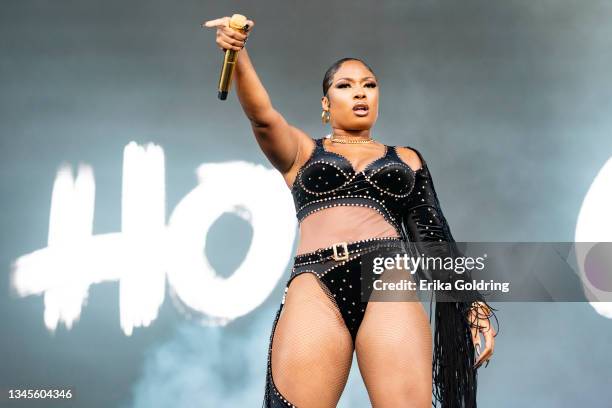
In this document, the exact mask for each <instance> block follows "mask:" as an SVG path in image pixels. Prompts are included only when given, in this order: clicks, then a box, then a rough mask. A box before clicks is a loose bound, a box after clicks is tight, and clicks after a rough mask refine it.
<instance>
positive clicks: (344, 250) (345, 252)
mask: <svg viewBox="0 0 612 408" xmlns="http://www.w3.org/2000/svg"><path fill="white" fill-rule="evenodd" d="M338 246H341V247H342V254H341V255H338ZM332 247H333V249H334V254H333V255H332V258H334V260H335V261H345V260H347V259H348V258H349V251H348V244H347V243H346V242H336V243H335V244H334V245H332Z"/></svg>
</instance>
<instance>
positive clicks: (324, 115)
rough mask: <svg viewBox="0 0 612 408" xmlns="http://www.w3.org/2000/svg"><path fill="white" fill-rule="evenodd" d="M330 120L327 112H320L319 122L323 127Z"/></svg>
mask: <svg viewBox="0 0 612 408" xmlns="http://www.w3.org/2000/svg"><path fill="white" fill-rule="evenodd" d="M330 120H331V117H330V115H329V111H328V110H324V111H323V112H321V122H323V124H324V125H325V124H326V123H329V121H330Z"/></svg>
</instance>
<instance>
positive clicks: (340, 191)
mask: <svg viewBox="0 0 612 408" xmlns="http://www.w3.org/2000/svg"><path fill="white" fill-rule="evenodd" d="M315 145H316V146H315V149H314V150H313V152H312V154H311V156H310V158H309V159H308V160H307V161H306V163H305V164H304V165H303V166H302V168H301V169H300V170H299V172H298V174H297V176H296V179H295V182H294V184H293V186H292V188H291V193H292V195H293V199H294V203H295V208H296V216H297V219H298V221H300V222H301V221H302V220H303V219H304V218H306V217H307V216H308V215H310V214H312V213H314V212H316V211H320V210H323V209H325V208H329V207H335V206H361V207H368V208H371V209H373V210H375V211H376V212H378V213H379V214H380V215H382V217H384V219H385V220H386V221H387V222H388V223H389V224H390V225H392V226H393V228H394V229H395V230H396V232H397V234H398V236H399V237H388V238H370V239H365V240H360V241H355V242H349V243H346V242H341V243H337V244H334V245H332V246H331V247H328V248H320V249H318V250H316V251H313V252H309V253H305V254H300V255H297V256H296V257H295V259H294V263H293V268H292V272H291V276H290V277H289V280H288V281H287V284H286V286H285V294H286V293H287V290H288V288H289V285H290V283H291V281H292V280H293V279H294V278H295V277H297V276H298V275H301V274H302V273H306V272H309V273H312V274H314V275H316V276H317V278H318V281H319V282H320V283H321V286H322V288H323V289H324V290H325V291H326V292H327V295H328V296H329V297H330V298H331V299H332V300H333V302H334V304H335V305H336V306H337V308H338V310H339V312H340V314H341V316H342V320H343V321H344V324H345V325H346V327H347V328H348V331H349V333H350V335H351V338H352V340H353V344H354V342H355V339H356V336H357V333H358V330H359V327H360V324H361V322H362V320H363V317H364V313H365V308H366V305H367V303H368V296H369V295H370V294H371V291H372V286H371V285H372V279H373V277H372V276H371V275H367V274H365V275H364V273H363V268H362V266H363V264H364V263H363V262H362V261H364V257H365V256H367V255H368V254H372V253H374V252H375V251H381V250H386V251H388V250H391V251H396V252H397V253H400V252H403V253H410V254H414V253H420V252H422V251H423V250H424V249H426V248H425V247H423V246H420V245H421V244H422V243H432V242H443V243H454V242H455V241H454V239H453V237H452V235H451V232H450V229H449V227H448V223H447V221H446V219H445V217H444V215H443V213H442V211H441V208H440V204H439V201H438V197H437V195H436V192H435V189H434V186H433V181H432V178H431V175H430V173H429V169H428V167H427V163H426V161H425V160H424V158H423V157H422V155H421V153H420V152H419V151H418V150H416V149H414V148H411V147H409V146H406V147H408V148H410V149H412V150H413V151H415V152H416V153H417V154H418V156H419V158H420V160H421V163H422V166H421V168H420V169H417V170H414V169H412V168H411V167H410V166H408V165H407V164H406V163H405V162H404V161H403V160H402V159H401V158H400V157H399V155H398V153H397V150H396V148H395V147H394V146H385V154H384V155H383V156H382V157H380V158H378V159H376V160H374V161H373V162H371V163H370V164H368V165H367V166H366V167H365V168H364V170H362V171H359V172H356V171H355V169H354V168H353V166H352V164H351V162H350V161H349V160H348V159H347V158H346V157H344V156H342V155H340V154H337V153H335V152H331V151H328V150H326V149H325V147H324V145H323V138H319V139H316V140H315ZM440 248H443V249H440ZM429 252H435V253H436V254H437V255H448V254H450V255H452V256H458V255H459V254H460V252H459V251H458V249H457V248H456V246H454V245H447V246H444V247H437V248H435V249H434V250H429ZM471 295H472V297H470V298H469V299H462V300H461V301H457V302H438V301H436V313H435V316H436V322H435V335H434V339H435V340H434V356H433V358H434V366H433V369H434V372H433V382H434V384H433V385H434V397H435V399H436V400H437V401H438V402H440V403H441V406H442V407H462V406H465V407H475V406H476V396H475V394H476V370H475V369H472V365H473V362H474V354H473V351H474V349H473V344H472V340H471V334H470V325H469V322H467V321H466V319H465V318H464V316H466V315H467V308H468V307H469V306H470V304H471V303H472V302H473V301H474V300H480V301H483V302H484V301H485V299H484V298H483V297H482V295H480V294H479V293H478V292H473V293H471ZM284 303H285V297H283V300H282V302H281V305H280V307H279V310H278V312H277V314H276V318H275V320H274V323H273V326H272V334H271V336H270V346H269V350H268V372H267V379H266V390H265V391H266V392H265V398H264V406H265V407H295V406H296V405H295V404H294V403H293V402H292V401H290V400H289V399H288V398H287V397H285V396H284V395H283V394H282V393H280V392H279V391H278V389H277V388H276V385H275V383H274V379H273V378H272V368H271V367H272V361H271V354H272V342H273V339H274V332H275V329H276V325H277V322H278V319H279V317H280V314H281V311H282V309H283V305H284ZM493 310H495V309H493ZM444 336H446V337H444ZM452 378H455V380H452Z"/></svg>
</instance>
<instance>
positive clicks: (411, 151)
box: [395, 146, 426, 170]
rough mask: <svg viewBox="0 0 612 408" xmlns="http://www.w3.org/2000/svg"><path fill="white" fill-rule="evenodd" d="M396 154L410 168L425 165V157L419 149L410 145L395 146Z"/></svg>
mask: <svg viewBox="0 0 612 408" xmlns="http://www.w3.org/2000/svg"><path fill="white" fill-rule="evenodd" d="M395 150H396V151H397V155H398V156H399V158H400V159H402V161H404V162H406V164H407V165H409V166H410V167H411V168H412V169H414V170H417V169H419V170H420V169H422V168H423V167H425V164H426V162H425V159H424V158H423V155H422V154H421V152H420V151H419V150H417V149H416V148H414V147H412V146H395Z"/></svg>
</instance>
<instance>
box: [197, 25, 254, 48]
mask: <svg viewBox="0 0 612 408" xmlns="http://www.w3.org/2000/svg"><path fill="white" fill-rule="evenodd" d="M229 22H230V17H221V18H217V19H214V20H209V21H205V22H204V23H203V24H202V27H208V28H216V29H217V39H216V43H217V46H218V47H219V49H221V51H225V50H234V51H240V50H241V49H243V48H244V45H245V44H246V40H247V38H248V37H249V34H250V33H251V31H252V30H253V26H255V23H254V22H253V21H252V20H247V22H246V24H247V26H248V28H247V31H246V33H244V34H243V33H242V32H240V31H238V30H234V29H233V28H230V27H229Z"/></svg>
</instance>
